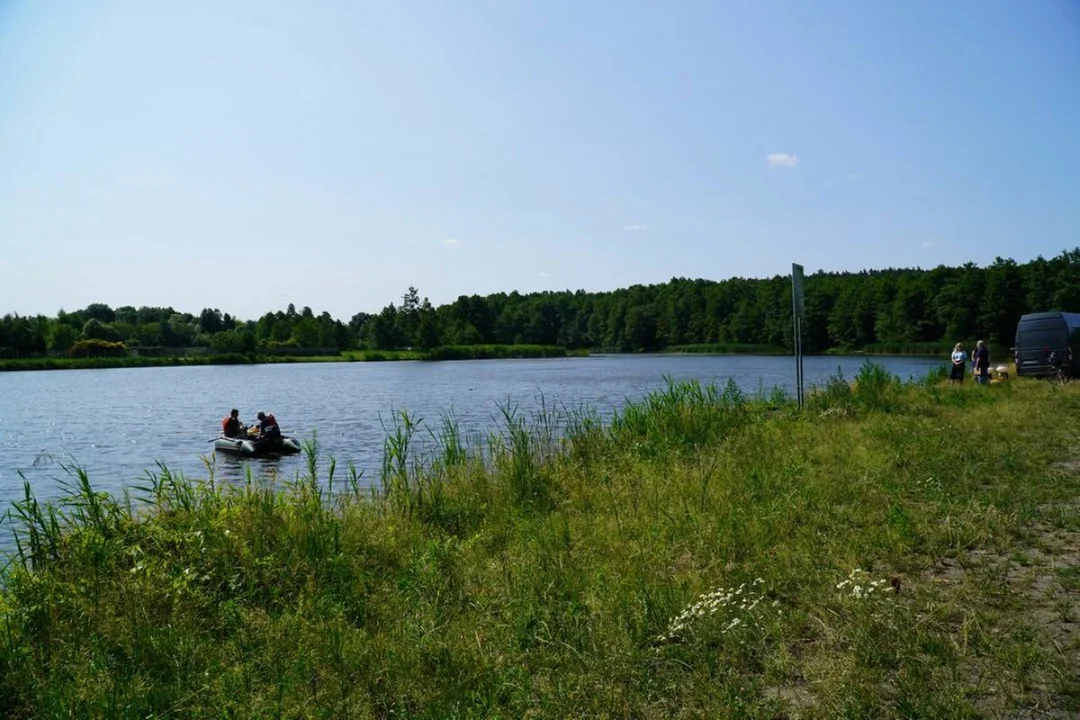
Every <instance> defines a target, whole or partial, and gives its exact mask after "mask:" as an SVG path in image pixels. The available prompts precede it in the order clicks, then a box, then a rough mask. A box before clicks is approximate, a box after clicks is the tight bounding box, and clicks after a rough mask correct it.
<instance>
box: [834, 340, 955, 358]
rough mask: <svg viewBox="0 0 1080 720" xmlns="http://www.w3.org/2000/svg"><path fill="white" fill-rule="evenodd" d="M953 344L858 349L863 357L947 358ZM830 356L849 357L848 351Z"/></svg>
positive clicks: (944, 342)
mask: <svg viewBox="0 0 1080 720" xmlns="http://www.w3.org/2000/svg"><path fill="white" fill-rule="evenodd" d="M953 344H954V343H949V342H946V341H942V342H911V343H871V344H869V345H865V346H863V347H861V348H859V352H860V353H861V354H863V355H916V356H920V357H932V356H937V357H949V355H951V354H952V349H953ZM974 344H975V343H974V341H973V342H971V343H969V344H968V345H969V350H970V348H971V347H972V346H974ZM829 354H831V355H850V354H852V350H850V349H839V348H838V349H833V350H830V351H829Z"/></svg>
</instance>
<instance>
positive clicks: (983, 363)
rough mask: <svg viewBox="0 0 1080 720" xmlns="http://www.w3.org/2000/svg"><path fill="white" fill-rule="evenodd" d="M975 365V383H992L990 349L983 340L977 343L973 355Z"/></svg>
mask: <svg viewBox="0 0 1080 720" xmlns="http://www.w3.org/2000/svg"><path fill="white" fill-rule="evenodd" d="M972 360H973V361H974V364H975V382H979V383H984V384H985V383H988V382H990V349H989V348H987V347H986V343H984V342H983V341H982V340H980V341H979V342H977V343H975V353H974V354H973V355H972Z"/></svg>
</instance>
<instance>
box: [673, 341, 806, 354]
mask: <svg viewBox="0 0 1080 720" xmlns="http://www.w3.org/2000/svg"><path fill="white" fill-rule="evenodd" d="M664 352H668V353H700V354H706V355H790V354H791V350H788V349H785V348H782V347H776V346H775V345H751V344H748V343H703V344H696V345H672V346H671V347H669V348H668V349H667V350H665V351H664Z"/></svg>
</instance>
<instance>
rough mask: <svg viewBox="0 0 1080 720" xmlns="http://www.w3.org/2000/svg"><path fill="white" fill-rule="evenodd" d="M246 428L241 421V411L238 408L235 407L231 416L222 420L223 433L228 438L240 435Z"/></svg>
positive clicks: (230, 413)
mask: <svg viewBox="0 0 1080 720" xmlns="http://www.w3.org/2000/svg"><path fill="white" fill-rule="evenodd" d="M245 430H246V428H245V427H244V423H242V422H240V411H239V410H237V409H236V408H233V409H232V410H231V411H230V412H229V416H228V417H227V418H225V419H224V420H222V421H221V434H222V435H224V436H225V437H227V438H234V437H240V436H241V435H243V434H244V431H245Z"/></svg>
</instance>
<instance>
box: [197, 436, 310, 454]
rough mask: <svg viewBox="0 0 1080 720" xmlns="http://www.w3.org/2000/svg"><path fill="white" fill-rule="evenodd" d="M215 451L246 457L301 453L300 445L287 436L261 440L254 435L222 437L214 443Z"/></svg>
mask: <svg viewBox="0 0 1080 720" xmlns="http://www.w3.org/2000/svg"><path fill="white" fill-rule="evenodd" d="M214 450H216V451H217V452H223V453H230V454H232V455H243V456H244V457H263V456H266V455H293V454H295V453H298V452H300V443H298V442H297V441H296V440H294V439H293V438H291V437H289V436H287V435H281V436H279V437H276V438H260V437H256V436H254V435H248V436H246V437H233V438H227V437H225V436H224V435H222V436H221V437H219V438H218V439H217V440H215V441H214Z"/></svg>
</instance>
